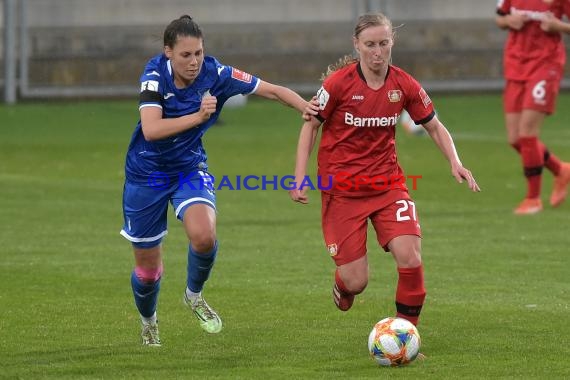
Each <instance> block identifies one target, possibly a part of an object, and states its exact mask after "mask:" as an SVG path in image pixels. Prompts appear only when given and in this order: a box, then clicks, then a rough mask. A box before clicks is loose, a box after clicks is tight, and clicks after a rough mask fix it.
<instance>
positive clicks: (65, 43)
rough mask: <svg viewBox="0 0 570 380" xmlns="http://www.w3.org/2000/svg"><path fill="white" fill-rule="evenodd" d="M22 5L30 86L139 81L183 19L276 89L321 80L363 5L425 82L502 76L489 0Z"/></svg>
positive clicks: (52, 0)
mask: <svg viewBox="0 0 570 380" xmlns="http://www.w3.org/2000/svg"><path fill="white" fill-rule="evenodd" d="M25 1H26V4H27V8H26V10H27V15H28V24H29V26H30V29H29V31H30V34H29V39H28V43H29V48H30V57H29V64H30V84H31V85H32V86H43V85H48V86H53V85H55V86H60V85H63V86H82V85H85V86H87V85H88V86H91V85H103V86H113V85H130V84H136V82H137V80H138V77H139V75H140V72H141V70H142V68H143V65H144V63H145V62H146V60H147V59H148V58H149V57H150V56H152V55H154V54H157V53H159V52H160V51H161V49H162V32H163V29H164V27H165V26H166V24H168V22H170V21H171V20H172V19H174V18H177V17H178V16H179V15H181V14H185V13H187V14H191V15H192V16H193V17H195V19H196V20H197V21H198V22H199V23H200V24H201V26H202V28H203V29H204V32H205V34H206V46H205V47H206V53H208V54H212V55H215V56H217V57H218V58H219V59H220V60H222V61H223V62H224V63H226V64H230V65H234V66H236V67H239V68H241V69H243V70H245V71H249V72H251V73H252V74H255V75H258V76H260V77H261V78H263V79H265V80H268V81H271V82H275V83H280V84H300V83H305V84H306V83H310V84H315V83H317V84H318V80H319V77H320V74H321V73H322V72H323V71H324V70H325V69H326V66H327V65H328V64H330V63H332V62H334V61H335V60H336V59H338V58H339V57H340V56H342V55H344V54H349V53H351V52H352V43H351V35H352V30H353V26H354V21H355V15H356V14H359V13H362V12H364V11H365V9H366V5H367V4H371V5H372V6H373V8H375V9H380V10H382V11H384V12H385V13H387V14H388V15H389V16H390V17H391V18H392V20H393V22H394V25H400V24H403V26H402V27H400V28H398V29H397V40H396V46H395V48H394V51H393V58H394V63H395V64H396V65H398V66H401V67H403V68H405V69H406V70H408V71H409V72H411V73H412V74H414V75H415V76H417V77H418V78H419V79H420V80H422V81H438V80H455V79H461V80H465V79H473V80H478V79H500V78H501V50H502V46H503V41H504V38H505V35H506V34H505V32H503V31H500V30H499V29H498V28H497V27H496V26H495V25H494V21H493V19H494V14H495V7H496V0H377V1H368V0H360V1H358V0H354V1H351V0H163V1H158V0H96V1H95V0H25ZM0 12H1V7H0ZM0 19H1V15H0ZM0 41H1V40H0ZM1 43H2V42H0V44H1ZM1 66H2V65H1V64H0V67H1Z"/></svg>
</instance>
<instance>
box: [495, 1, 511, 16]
mask: <svg viewBox="0 0 570 380" xmlns="http://www.w3.org/2000/svg"><path fill="white" fill-rule="evenodd" d="M509 13H511V0H498V1H497V14H498V15H501V16H504V15H508V14H509Z"/></svg>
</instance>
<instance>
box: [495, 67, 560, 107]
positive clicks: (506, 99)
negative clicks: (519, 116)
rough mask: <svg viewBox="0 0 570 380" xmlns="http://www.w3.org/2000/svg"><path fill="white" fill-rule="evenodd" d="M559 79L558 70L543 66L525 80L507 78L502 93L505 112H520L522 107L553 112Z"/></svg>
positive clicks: (558, 88)
mask: <svg viewBox="0 0 570 380" xmlns="http://www.w3.org/2000/svg"><path fill="white" fill-rule="evenodd" d="M561 79H562V73H561V71H560V70H558V69H554V68H549V67H544V68H542V69H540V70H537V71H536V72H535V73H534V74H533V75H532V77H531V78H529V79H528V80H526V81H514V80H507V82H506V85H505V92H504V94H503V106H504V107H503V108H504V111H505V113H520V112H522V110H523V109H530V110H535V111H539V112H544V113H546V114H551V113H553V112H554V109H555V108H556V98H557V97H558V91H559V90H560V81H561Z"/></svg>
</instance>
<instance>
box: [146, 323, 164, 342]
mask: <svg viewBox="0 0 570 380" xmlns="http://www.w3.org/2000/svg"><path fill="white" fill-rule="evenodd" d="M144 330H145V331H144V334H145V335H146V333H148V335H150V340H151V342H155V343H159V342H160V338H159V337H158V326H157V325H146V326H145V327H144Z"/></svg>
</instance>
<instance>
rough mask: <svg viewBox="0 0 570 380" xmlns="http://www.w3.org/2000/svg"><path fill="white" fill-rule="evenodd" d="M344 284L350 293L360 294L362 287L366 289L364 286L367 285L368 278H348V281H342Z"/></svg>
mask: <svg viewBox="0 0 570 380" xmlns="http://www.w3.org/2000/svg"><path fill="white" fill-rule="evenodd" d="M344 285H345V286H346V290H348V291H349V292H350V294H354V295H356V294H360V293H362V292H363V291H364V289H366V286H367V285H368V279H367V278H366V279H362V278H355V279H349V280H348V281H346V280H345V281H344Z"/></svg>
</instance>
